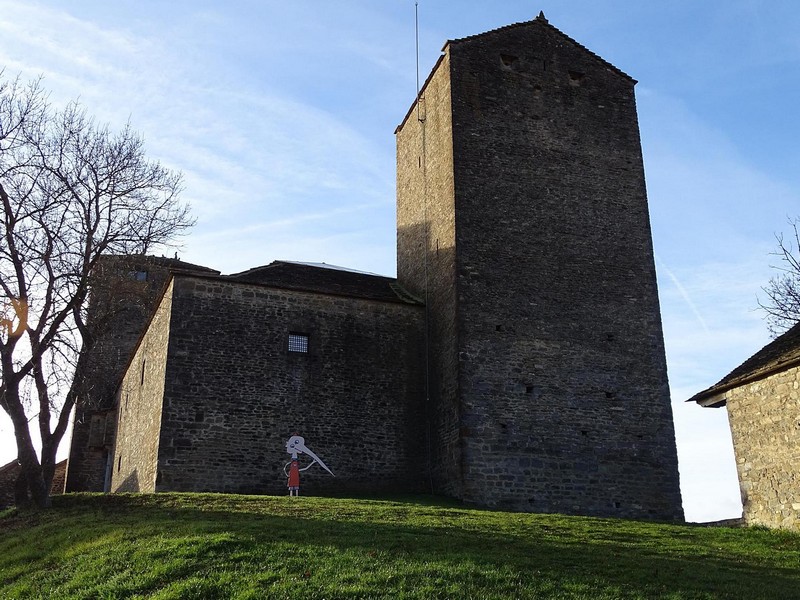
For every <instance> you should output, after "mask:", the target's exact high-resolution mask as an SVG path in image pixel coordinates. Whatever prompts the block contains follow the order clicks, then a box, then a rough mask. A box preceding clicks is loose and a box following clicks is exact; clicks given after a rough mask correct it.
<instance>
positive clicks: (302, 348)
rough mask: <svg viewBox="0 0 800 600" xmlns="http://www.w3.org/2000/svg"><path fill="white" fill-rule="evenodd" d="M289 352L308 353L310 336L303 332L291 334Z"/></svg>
mask: <svg viewBox="0 0 800 600" xmlns="http://www.w3.org/2000/svg"><path fill="white" fill-rule="evenodd" d="M289 352H298V353H301V354H307V353H308V336H307V335H305V334H303V333H290V334H289Z"/></svg>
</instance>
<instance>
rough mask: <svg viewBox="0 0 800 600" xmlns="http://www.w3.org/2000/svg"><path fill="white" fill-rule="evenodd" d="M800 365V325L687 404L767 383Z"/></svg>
mask: <svg viewBox="0 0 800 600" xmlns="http://www.w3.org/2000/svg"><path fill="white" fill-rule="evenodd" d="M798 364H800V323H798V324H797V325H795V326H794V327H792V328H791V329H790V330H789V331H787V332H786V333H784V334H783V335H781V336H780V337H778V338H776V339H774V340H773V341H772V342H770V343H769V344H767V345H766V346H764V347H763V348H762V349H761V350H759V351H758V352H756V353H755V354H754V355H753V356H751V357H750V358H748V359H747V360H746V361H744V362H743V363H742V364H741V365H739V366H738V367H736V368H735V369H734V370H733V371H731V372H730V373H728V374H727V375H726V376H725V377H723V378H722V379H721V380H720V381H719V382H717V383H716V384H715V385H712V386H711V387H710V388H708V389H706V390H703V391H702V392H699V393H697V394H695V395H694V396H692V397H691V398H689V400H687V402H702V401H703V400H706V399H708V398H711V397H713V396H716V395H718V394H722V393H723V392H726V391H727V390H730V389H732V388H735V387H739V386H740V385H744V384H746V383H749V382H751V381H757V380H759V379H763V378H764V377H767V376H768V375H771V374H772V373H775V372H778V371H783V370H785V369H788V368H790V367H793V366H795V365H798ZM722 405H724V401H720V402H719V403H717V404H714V406H722Z"/></svg>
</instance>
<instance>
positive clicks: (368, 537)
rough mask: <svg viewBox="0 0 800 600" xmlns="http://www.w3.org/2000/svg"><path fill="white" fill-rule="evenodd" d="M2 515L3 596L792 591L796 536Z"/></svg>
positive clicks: (386, 514) (181, 502)
mask: <svg viewBox="0 0 800 600" xmlns="http://www.w3.org/2000/svg"><path fill="white" fill-rule="evenodd" d="M54 500H55V502H54V504H55V507H54V508H53V509H52V510H48V511H43V512H23V511H14V510H12V511H8V512H6V513H5V514H3V515H0V598H20V599H21V598H87V599H88V598H91V599H96V598H99V599H105V598H108V599H110V598H158V599H169V598H197V599H203V600H206V599H214V598H242V599H244V598H253V599H255V598H302V599H304V600H307V599H313V598H329V599H330V598H426V599H427V598H475V599H491V598H585V599H593V600H594V599H612V598H613V599H623V598H624V599H628V598H670V599H688V598H746V599H748V600H750V599H757V598H768V599H770V600H784V599H792V598H800V535H798V534H792V533H787V532H776V531H769V530H766V529H729V528H712V527H698V526H676V525H662V524H653V523H642V522H637V521H622V520H615V519H592V518H582V517H565V516H561V515H530V514H518V513H502V512H490V511H480V510H470V509H465V508H460V507H458V506H456V505H452V504H449V505H448V504H437V503H435V501H433V500H431V499H424V498H423V499H410V500H404V501H378V500H347V499H332V498H310V497H301V498H288V497H281V498H276V497H269V496H262V497H258V496H230V495H216V494H158V495H112V496H103V495H89V494H86V495H84V494H78V495H67V496H63V497H57V498H55V499H54Z"/></svg>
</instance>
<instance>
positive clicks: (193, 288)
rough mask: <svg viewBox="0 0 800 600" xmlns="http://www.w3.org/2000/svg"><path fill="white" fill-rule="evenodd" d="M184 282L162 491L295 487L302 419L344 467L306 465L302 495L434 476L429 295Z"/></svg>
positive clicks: (177, 297)
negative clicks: (385, 296)
mask: <svg viewBox="0 0 800 600" xmlns="http://www.w3.org/2000/svg"><path fill="white" fill-rule="evenodd" d="M174 282H175V283H174V290H175V291H174V297H173V316H172V321H171V339H170V350H169V356H168V360H167V363H168V364H167V374H166V381H167V383H166V386H165V389H164V410H163V419H162V421H161V435H160V443H159V467H158V468H159V473H158V479H157V484H156V490H157V491H217V492H233V493H261V494H285V493H286V478H285V476H284V473H283V468H284V465H285V464H286V463H287V462H288V460H289V455H288V454H287V453H286V450H285V443H286V440H287V439H288V438H289V436H290V435H292V434H293V433H295V432H297V433H299V434H300V435H302V436H304V437H305V439H306V442H307V445H308V447H309V448H310V449H311V450H312V451H314V452H316V453H317V454H318V455H319V457H320V458H321V459H322V460H323V461H325V463H326V464H327V465H328V466H329V467H330V468H331V469H332V470H333V472H334V473H335V475H336V477H331V476H330V475H329V474H328V473H326V472H324V471H323V470H322V469H321V468H319V467H318V466H314V467H312V468H311V469H309V470H308V471H305V472H304V473H303V474H302V490H301V493H303V494H305V493H310V494H315V493H337V492H342V493H344V492H347V493H354V492H373V493H374V492H376V491H402V492H418V491H420V490H422V489H424V486H425V482H426V481H427V478H426V472H425V459H424V457H425V453H424V444H423V439H422V428H421V427H420V423H421V422H424V417H423V416H422V410H423V406H422V377H421V365H422V361H421V358H420V354H419V348H420V347H421V345H422V341H421V339H422V335H423V334H422V318H421V317H422V309H421V307H419V306H417V305H408V304H402V303H393V302H380V301H372V300H363V299H357V298H352V297H343V296H330V295H325V294H317V293H308V292H300V291H289V290H281V289H277V288H270V287H263V286H258V285H248V284H243V283H231V282H226V281H224V280H221V279H211V278H194V277H189V276H185V277H183V276H181V277H176V278H175V280H174ZM289 333H296V334H303V335H307V336H308V352H305V353H298V352H289V351H288V335H289ZM308 462H310V461H309V460H308V459H306V458H304V457H302V456H301V466H304V465H305V464H307V463H308Z"/></svg>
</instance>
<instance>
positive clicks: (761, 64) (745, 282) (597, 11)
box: [0, 0, 800, 521]
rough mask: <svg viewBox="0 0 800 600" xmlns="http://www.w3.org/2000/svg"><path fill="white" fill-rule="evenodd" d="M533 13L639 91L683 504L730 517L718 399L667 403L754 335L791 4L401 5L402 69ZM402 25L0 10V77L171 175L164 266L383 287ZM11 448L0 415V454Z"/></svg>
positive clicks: (794, 153) (25, 7)
mask: <svg viewBox="0 0 800 600" xmlns="http://www.w3.org/2000/svg"><path fill="white" fill-rule="evenodd" d="M540 10H541V11H544V13H545V15H546V17H547V18H548V20H549V21H550V23H551V24H552V25H554V26H555V27H557V28H559V29H560V30H561V31H563V32H564V33H566V34H567V35H569V36H570V37H572V38H574V39H576V40H577V41H579V42H580V43H581V44H583V45H584V46H586V47H588V48H589V49H591V50H592V51H593V52H595V53H597V54H599V55H600V56H602V57H603V58H605V59H606V60H607V61H609V62H611V63H612V64H614V65H615V66H617V67H618V68H620V69H622V70H623V71H625V72H626V73H628V74H629V75H631V76H632V77H634V78H635V79H637V80H638V82H639V83H638V84H637V86H636V97H637V106H638V112H639V126H640V130H641V136H642V147H643V153H644V161H645V171H646V177H647V189H648V197H649V202H650V215H651V222H652V230H653V244H654V249H655V255H656V269H657V273H658V283H659V294H660V300H661V309H662V320H663V326H664V337H665V344H666V351H667V362H668V368H669V377H670V387H671V392H672V402H673V411H674V418H675V429H676V439H677V446H678V456H679V463H680V475H681V490H682V494H683V501H684V510H685V513H686V518H687V520H690V521H709V520H717V519H724V518H734V517H738V516H740V515H741V502H740V500H739V490H738V483H737V478H736V468H735V460H734V457H733V449H732V444H731V439H730V433H729V429H728V422H727V414H726V412H725V409H704V408H700V407H698V406H696V405H694V404H691V405H689V404H686V403H685V400H686V399H687V398H689V397H690V396H692V395H693V394H694V393H696V392H698V391H700V390H702V389H705V388H706V387H708V386H710V385H712V384H714V383H715V382H716V381H718V380H719V379H721V378H722V377H723V376H724V375H725V374H727V373H728V372H729V371H730V370H731V369H733V368H734V367H736V366H737V365H739V364H740V363H741V362H743V361H744V360H745V359H746V358H748V357H749V356H751V355H752V354H753V353H754V352H756V351H757V350H758V349H760V348H761V347H762V346H763V345H764V344H766V343H767V342H769V334H768V331H767V328H766V324H765V322H764V320H763V314H762V313H761V312H760V311H759V310H758V298H759V294H760V293H761V287H762V286H764V285H765V284H766V283H767V281H768V280H769V278H770V276H771V275H772V273H773V271H772V269H771V265H773V264H775V257H774V256H771V252H774V250H775V249H776V240H775V235H776V234H777V233H779V232H782V231H783V232H788V230H789V225H788V219H789V218H791V217H795V216H798V215H800V210H799V208H800V207H799V206H798V205H799V201H800V168H798V165H800V145H798V143H797V140H798V139H800V121H799V120H798V118H797V107H798V106H800V36H798V34H797V32H798V31H800V3H797V2H795V0H769V1H767V0H764V1H759V0H704V1H703V2H696V1H690V0H669V1H666V0H664V1H662V0H650V1H648V2H642V1H641V0H635V1H627V0H616V1H612V0H538V2H528V1H521V0H520V1H517V0H504V1H503V2H486V1H485V0H480V1H478V0H461V1H459V2H454V1H449V2H445V1H444V0H438V1H437V0H419V6H418V11H419V72H420V77H421V79H422V80H424V78H425V77H426V76H427V74H428V72H429V71H430V69H431V68H432V66H433V65H434V63H435V61H436V59H437V58H438V56H439V54H440V52H441V48H442V46H443V44H444V43H445V41H446V40H448V39H456V38H460V37H465V36H468V35H473V34H476V33H481V32H483V31H488V30H490V29H494V28H497V27H501V26H504V25H508V24H510V23H514V22H520V21H526V20H530V19H533V18H534V17H535V16H536V15H537V14H538V13H539V11H540ZM414 15H415V6H414V1H413V0H372V1H369V0H343V1H341V2H332V1H330V0H293V1H291V2H286V1H281V2H276V1H272V0H257V1H256V0H253V1H250V2H247V1H238V0H229V1H226V2H224V3H222V2H211V1H208V0H191V1H188V0H172V1H170V2H161V1H155V0H136V1H133V0H115V1H114V2H108V1H107V0H72V1H70V2H63V0H42V1H37V0H24V1H17V0H0V68H4V69H5V75H6V77H9V76H12V77H13V76H16V75H17V74H21V75H22V77H23V78H26V79H28V78H34V77H37V76H39V75H42V76H43V77H44V81H43V85H44V87H45V88H47V89H48V90H50V92H51V96H50V99H51V101H52V103H53V104H54V105H63V104H64V103H66V102H67V101H68V100H71V99H74V98H79V100H80V101H81V102H82V103H83V104H84V105H85V107H86V108H87V110H88V112H89V113H90V114H92V115H94V116H95V118H96V119H97V120H98V122H100V123H108V124H109V126H110V127H111V129H121V128H122V127H123V126H124V124H125V123H126V122H127V121H128V120H130V122H131V124H132V125H133V128H134V129H135V130H137V131H138V132H139V133H141V134H142V136H143V137H144V139H145V140H146V147H147V152H148V155H149V156H150V157H151V158H154V159H157V160H159V161H161V162H162V163H163V164H164V165H166V166H168V167H170V168H174V169H177V170H181V171H182V172H183V174H184V176H185V191H184V193H183V198H184V199H185V200H187V201H188V202H190V203H191V205H192V207H193V210H194V214H195V215H196V217H197V225H196V226H195V227H194V229H193V230H192V232H191V233H190V235H189V236H187V237H186V238H185V239H184V240H183V241H182V247H181V248H180V249H179V255H180V257H181V258H182V259H183V260H186V261H189V262H193V263H198V264H202V265H205V266H209V267H213V268H216V269H219V270H220V271H222V272H223V273H234V272H237V271H242V270H245V269H248V268H251V267H254V266H257V265H262V264H267V263H269V262H271V261H273V260H295V261H307V262H326V263H328V264H335V265H342V266H346V267H349V268H353V269H359V270H363V271H369V272H373V273H379V274H383V275H390V276H393V275H394V274H395V208H394V207H395V146H394V144H395V140H394V129H395V127H396V126H397V125H398V124H399V123H400V121H401V120H402V118H403V116H404V115H405V113H406V111H407V110H408V108H409V106H410V105H411V103H412V102H413V100H414V97H415V92H416V73H417V70H416V62H417V61H416V46H415V26H414V21H415V19H414ZM62 454H63V452H62ZM15 455H16V452H15V449H14V443H13V434H12V432H11V429H10V425H9V423H8V420H7V418H6V417H5V415H3V416H2V419H0V464H4V463H5V462H7V461H10V460H12V459H13V458H14V457H15Z"/></svg>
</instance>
